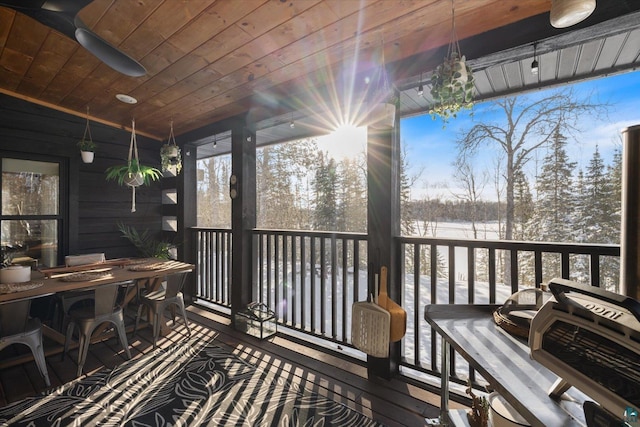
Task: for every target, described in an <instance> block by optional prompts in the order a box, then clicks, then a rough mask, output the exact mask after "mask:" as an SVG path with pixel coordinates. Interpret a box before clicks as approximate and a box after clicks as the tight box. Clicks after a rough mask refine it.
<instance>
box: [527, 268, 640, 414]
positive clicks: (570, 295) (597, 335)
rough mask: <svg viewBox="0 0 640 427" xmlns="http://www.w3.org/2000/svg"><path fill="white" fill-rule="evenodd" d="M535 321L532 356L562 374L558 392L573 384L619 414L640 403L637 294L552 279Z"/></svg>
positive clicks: (555, 390)
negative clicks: (617, 292)
mask: <svg viewBox="0 0 640 427" xmlns="http://www.w3.org/2000/svg"><path fill="white" fill-rule="evenodd" d="M549 289H550V290H551V292H552V293H553V295H554V297H555V300H554V299H552V300H550V301H549V302H547V303H546V304H545V305H544V306H543V307H542V308H541V309H540V310H539V311H538V313H537V314H536V315H535V317H534V318H533V320H532V322H531V330H530V333H529V347H530V348H531V356H532V357H533V359H535V360H537V361H538V362H540V363H541V364H542V365H544V366H545V367H547V368H548V369H550V370H551V371H553V372H554V373H555V374H556V375H558V376H559V377H560V379H559V381H558V382H557V383H556V385H555V386H554V387H553V388H552V389H551V390H549V395H550V396H551V397H558V396H559V395H561V394H562V393H563V392H564V391H565V390H567V389H568V388H569V387H571V386H574V387H576V388H578V389H580V390H581V391H582V392H584V393H585V394H587V395H588V396H589V397H591V398H592V399H593V400H595V401H596V402H598V403H599V404H600V405H602V407H604V408H605V409H606V410H607V411H609V412H610V413H612V414H614V415H615V416H618V417H622V416H623V414H624V413H625V411H627V410H628V408H636V410H637V408H640V303H639V302H638V301H636V300H634V299H633V298H629V297H625V296H623V295H619V294H615V293H613V292H608V291H605V290H603V289H600V288H596V287H592V286H585V285H582V284H579V283H576V282H571V281H568V280H564V279H553V280H551V282H550V283H549Z"/></svg>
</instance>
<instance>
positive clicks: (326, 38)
mask: <svg viewBox="0 0 640 427" xmlns="http://www.w3.org/2000/svg"><path fill="white" fill-rule="evenodd" d="M632 1H635V0H629V1H622V0H621V1H620V2H616V3H618V4H623V5H625V6H626V5H627V4H630V2H632ZM0 3H1V0H0ZM550 7H551V2H550V0H456V1H455V17H456V19H455V23H456V29H457V33H458V37H459V38H460V39H461V40H462V39H466V40H474V38H475V37H483V36H484V35H486V34H490V33H491V31H492V30H496V29H499V28H505V27H506V28H509V26H511V27H512V28H513V26H514V25H516V26H517V25H518V23H520V22H544V24H543V26H542V27H540V28H536V27H533V28H526V31H525V28H520V30H519V32H520V33H521V34H520V35H519V36H518V37H515V36H514V37H513V40H495V46H492V45H489V46H487V44H486V43H483V45H482V46H474V45H473V44H472V43H470V44H469V45H468V46H469V49H470V51H469V52H465V53H467V56H468V58H469V59H473V58H474V55H475V56H476V57H477V56H479V55H487V54H491V53H493V52H496V51H499V50H502V49H506V48H510V47H514V46H516V45H517V44H518V43H520V44H522V43H528V42H530V41H532V40H536V39H541V38H543V37H544V36H545V35H547V33H549V32H550V31H553V29H551V27H550V25H549V24H548V12H549V9H550ZM627 9H628V7H627ZM625 11H626V10H623V12H625ZM451 13H452V3H451V2H449V1H443V0H217V1H216V0H137V1H135V2H132V1H130V0H95V1H93V2H91V3H90V4H89V5H87V6H86V7H85V8H84V9H82V10H81V11H80V13H79V16H80V18H82V20H83V21H84V22H85V24H86V25H87V26H88V27H89V28H91V29H92V30H93V31H94V32H95V33H97V34H98V35H99V36H100V37H102V38H104V39H105V40H107V41H109V42H110V43H111V44H113V45H114V46H117V47H118V48H119V49H121V50H122V51H124V52H126V53H127V54H128V55H130V56H131V57H133V58H134V59H136V60H138V61H139V62H140V63H141V64H142V65H144V67H145V68H146V70H147V74H146V75H144V76H142V77H128V76H125V75H123V74H120V73H118V72H116V71H114V70H112V69H111V68H109V67H108V66H107V65H105V64H104V63H102V62H101V61H100V60H99V59H97V58H96V57H94V56H93V55H91V54H90V53H89V52H88V51H86V50H85V49H84V48H83V47H81V46H80V45H79V44H78V43H77V42H76V41H75V40H72V39H70V38H68V37H67V36H65V35H63V34H61V33H59V32H57V31H55V30H53V29H51V28H49V27H46V26H44V25H42V24H40V23H39V22H37V21H35V20H33V19H31V18H29V17H27V16H26V15H23V14H22V13H19V12H16V11H14V10H13V9H9V8H4V7H0V91H1V92H3V93H5V94H9V95H11V96H16V97H21V98H24V99H28V100H31V101H33V102H39V103H42V104H44V105H49V106H53V107H54V108H59V109H62V110H65V111H69V112H72V113H75V114H78V115H81V116H84V115H85V114H86V110H87V107H88V108H89V110H90V115H91V117H92V118H93V119H95V120H100V121H103V122H105V123H109V124H112V125H114V126H117V127H124V128H126V127H127V126H128V125H129V124H130V122H131V119H132V118H135V120H136V129H137V130H138V131H139V132H141V133H142V134H145V135H147V136H151V137H154V138H156V139H158V140H161V139H163V138H166V136H167V134H168V130H169V129H168V128H169V125H168V124H169V122H170V121H171V120H173V122H174V128H175V133H176V135H181V134H185V133H187V132H191V131H194V130H196V129H200V128H202V127H204V126H207V125H209V124H211V123H215V122H218V121H220V120H223V119H226V118H230V117H233V116H236V115H238V114H244V113H250V117H251V118H252V119H254V120H264V119H267V118H269V117H273V116H277V115H283V114H290V113H289V111H295V110H300V109H304V108H306V107H308V106H310V105H317V104H327V105H329V106H332V105H333V106H334V109H336V110H340V109H344V110H347V108H346V107H345V105H346V104H348V100H349V99H351V98H352V97H353V96H354V93H353V92H355V91H358V90H360V88H361V87H362V86H363V84H364V83H363V82H364V80H365V78H366V76H367V75H368V73H370V72H371V71H372V70H373V69H374V68H375V67H376V66H377V65H378V64H379V63H380V59H381V57H382V54H383V55H384V58H385V61H386V63H387V64H388V65H389V64H391V65H392V68H393V69H394V70H395V72H394V73H392V78H393V80H394V81H395V82H396V83H398V82H404V83H405V84H406V82H407V81H413V80H417V76H418V75H419V74H420V73H427V72H429V71H430V70H432V69H433V68H434V67H435V66H436V65H437V63H438V62H439V61H440V60H441V58H442V49H443V46H446V45H447V44H448V43H449V40H450V35H451ZM616 13H618V12H616ZM535 17H542V18H538V19H537V20H536V21H531V19H535ZM527 20H529V21H527ZM523 31H525V33H526V34H525V33H523ZM502 38H503V39H504V37H502ZM507 39H508V38H507ZM485 40H486V39H485ZM436 58H437V60H436ZM120 93H122V94H128V95H130V96H133V97H135V98H136V99H137V100H138V103H137V104H135V105H129V104H124V103H121V102H119V101H117V100H116V98H115V95H116V94H120Z"/></svg>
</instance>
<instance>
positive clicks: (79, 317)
mask: <svg viewBox="0 0 640 427" xmlns="http://www.w3.org/2000/svg"><path fill="white" fill-rule="evenodd" d="M132 284H134V282H133V281H127V282H119V283H110V284H105V285H100V286H97V287H96V288H94V289H92V290H91V291H92V292H93V297H94V298H93V299H94V304H93V306H92V307H79V308H77V309H73V308H72V309H71V310H70V311H69V324H68V326H67V334H66V338H65V342H64V352H63V353H62V359H64V356H65V354H67V351H68V350H69V343H70V342H71V340H72V339H73V331H74V329H75V327H76V326H77V327H78V376H80V375H82V368H83V367H84V363H85V361H86V359H87V353H88V351H89V344H91V335H92V334H93V332H94V331H95V329H96V328H97V327H98V326H100V325H101V324H103V323H111V324H113V325H114V327H115V329H116V332H117V335H118V338H119V339H120V344H121V345H122V348H123V349H124V351H125V353H126V354H127V358H129V359H131V352H130V351H129V344H128V343H127V336H126V333H125V326H124V316H123V310H122V305H121V304H120V302H119V301H118V295H119V294H120V295H121V294H122V293H119V292H118V291H119V289H120V287H124V288H125V292H124V294H126V289H128V288H129V286H131V285H132Z"/></svg>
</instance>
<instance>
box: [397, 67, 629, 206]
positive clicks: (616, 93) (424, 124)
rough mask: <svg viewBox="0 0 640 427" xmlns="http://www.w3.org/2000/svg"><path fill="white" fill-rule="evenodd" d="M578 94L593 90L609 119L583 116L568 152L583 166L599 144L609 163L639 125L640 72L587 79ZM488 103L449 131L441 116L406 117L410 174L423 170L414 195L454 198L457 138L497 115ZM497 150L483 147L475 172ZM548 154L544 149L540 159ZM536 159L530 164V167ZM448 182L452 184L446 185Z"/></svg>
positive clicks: (577, 86) (569, 140) (538, 93)
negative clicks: (630, 128)
mask: <svg viewBox="0 0 640 427" xmlns="http://www.w3.org/2000/svg"><path fill="white" fill-rule="evenodd" d="M572 86H573V87H574V89H575V92H576V94H577V96H579V97H581V96H587V95H588V94H593V96H595V97H596V98H595V99H596V102H598V101H599V102H603V103H608V104H611V105H612V107H611V109H610V110H609V114H608V118H603V119H602V120H600V121H594V120H593V118H591V117H585V118H584V119H583V120H582V122H581V123H579V124H578V128H579V129H580V130H581V132H580V133H579V134H578V135H576V137H575V138H574V137H571V136H569V135H567V137H568V138H567V153H568V155H569V157H570V158H571V160H572V161H575V162H577V167H578V168H583V169H584V168H585V167H586V166H587V165H588V162H589V161H590V160H591V157H592V156H593V153H594V150H595V147H596V145H597V146H598V149H599V151H600V154H601V155H602V157H603V159H604V161H605V164H609V163H610V161H611V159H612V155H613V152H614V150H615V148H616V147H620V143H621V141H622V139H621V137H620V135H621V131H622V130H623V129H624V128H626V127H628V126H632V125H636V124H640V71H634V72H628V73H623V74H619V75H616V76H612V77H606V78H600V79H594V80H588V81H585V82H581V83H578V84H574V85H572ZM553 90H554V89H546V90H540V91H535V92H530V93H528V94H525V95H521V96H526V97H529V98H536V97H543V96H546V95H548V94H549V92H550V91H553ZM489 106H490V103H489V102H484V103H477V104H476V105H475V106H474V107H473V116H470V114H469V113H468V112H466V111H464V112H462V113H459V114H458V116H457V117H456V118H455V119H450V120H449V122H448V123H447V125H446V127H445V129H444V130H443V128H442V121H441V119H439V118H438V119H436V120H433V119H432V118H431V116H430V115H428V114H426V115H422V116H416V117H411V118H406V119H402V121H401V123H400V126H401V128H400V135H401V141H402V144H403V147H404V149H405V150H406V152H407V158H408V161H409V167H410V172H409V174H410V175H415V174H417V173H419V171H422V173H421V175H420V176H421V178H420V179H419V180H418V181H417V182H416V185H415V186H414V187H413V188H412V198H423V197H436V196H440V197H444V198H447V197H450V196H451V195H452V191H455V189H450V187H451V183H452V179H451V177H452V174H453V171H454V168H453V166H452V163H453V162H454V160H455V156H456V149H455V148H456V146H455V141H456V137H457V136H458V135H460V134H463V133H465V132H466V131H468V130H470V129H471V127H472V126H473V125H474V123H477V122H478V121H487V120H489V121H491V120H495V119H496V117H495V115H494V114H492V113H491V112H489V111H488V110H490V109H489ZM497 155H498V154H497V152H496V151H495V150H493V149H491V148H489V147H487V148H485V149H483V150H482V151H481V153H480V155H479V156H478V157H477V159H476V162H477V163H476V165H477V166H476V167H477V168H478V169H477V170H480V169H481V168H483V167H489V168H490V165H491V164H492V163H493V159H494V158H495V157H496V156H497ZM542 157H544V152H541V156H540V160H541V159H542ZM532 164H533V163H531V165H532ZM532 169H533V166H531V170H529V171H528V174H529V176H530V177H532V176H533V175H534V172H533V170H532ZM445 186H447V187H449V188H444V187H445ZM489 193H494V191H493V189H492V188H486V189H485V190H484V193H483V194H482V197H483V198H484V199H486V200H491V199H492V198H493V197H495V196H493V195H492V194H489Z"/></svg>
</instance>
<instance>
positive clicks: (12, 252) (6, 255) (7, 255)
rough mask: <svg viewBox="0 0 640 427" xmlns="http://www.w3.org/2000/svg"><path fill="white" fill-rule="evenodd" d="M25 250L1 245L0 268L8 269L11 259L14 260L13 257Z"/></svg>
mask: <svg viewBox="0 0 640 427" xmlns="http://www.w3.org/2000/svg"><path fill="white" fill-rule="evenodd" d="M24 250H25V248H24V246H21V245H18V246H9V245H2V246H0V260H1V261H0V268H7V267H9V266H10V265H11V264H12V262H13V258H15V256H16V255H17V254H18V253H19V252H22V251H24Z"/></svg>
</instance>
